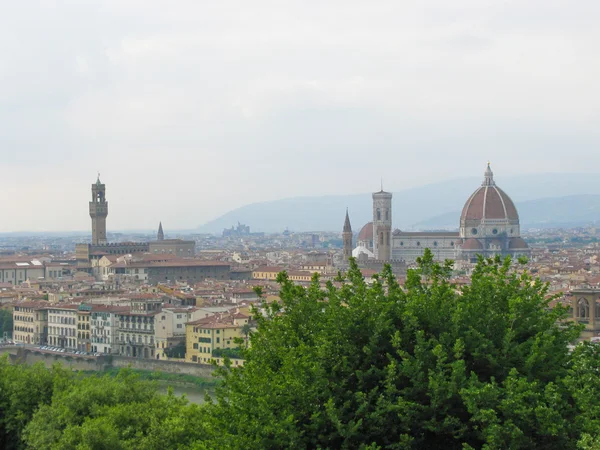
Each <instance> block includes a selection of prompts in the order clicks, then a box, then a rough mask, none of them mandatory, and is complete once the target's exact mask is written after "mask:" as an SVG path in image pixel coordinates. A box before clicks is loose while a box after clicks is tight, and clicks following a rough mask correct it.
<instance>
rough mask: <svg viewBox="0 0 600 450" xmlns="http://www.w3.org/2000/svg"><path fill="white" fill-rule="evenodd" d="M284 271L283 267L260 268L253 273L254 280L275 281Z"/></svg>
mask: <svg viewBox="0 0 600 450" xmlns="http://www.w3.org/2000/svg"><path fill="white" fill-rule="evenodd" d="M283 270H285V269H284V268H283V267H264V266H263V267H259V268H257V269H256V270H253V271H252V278H253V279H254V280H266V281H275V280H276V279H277V274H278V273H279V272H281V271H283Z"/></svg>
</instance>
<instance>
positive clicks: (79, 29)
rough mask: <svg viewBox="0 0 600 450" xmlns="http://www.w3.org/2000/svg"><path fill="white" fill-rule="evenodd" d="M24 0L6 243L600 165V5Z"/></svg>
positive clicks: (10, 50) (3, 135)
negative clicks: (292, 201) (13, 237)
mask: <svg viewBox="0 0 600 450" xmlns="http://www.w3.org/2000/svg"><path fill="white" fill-rule="evenodd" d="M54 5H55V6H53V5H52V4H50V3H48V2H45V1H42V0H33V1H31V2H26V3H22V2H21V3H19V2H13V3H8V4H7V5H5V6H4V7H3V14H2V15H1V16H0V35H1V36H2V39H1V40H0V56H2V58H0V119H1V123H2V127H1V128H0V149H1V150H0V157H1V158H2V164H3V166H2V167H3V175H4V176H3V177H2V178H1V179H0V188H1V189H2V191H3V192H4V193H5V195H4V197H3V205H4V208H3V212H4V214H3V216H2V219H3V220H2V221H1V222H0V232H9V231H20V230H31V231H36V230H45V231H58V230H82V231H83V230H87V229H89V226H90V225H89V222H90V219H89V215H88V201H89V199H90V196H91V194H90V186H91V184H92V183H93V182H94V181H95V180H96V176H97V172H98V171H99V172H100V174H101V179H102V182H104V183H105V184H106V187H107V193H106V195H107V200H108V202H109V216H108V220H107V224H108V229H109V231H110V230H116V229H121V230H127V229H147V230H153V229H155V228H156V226H157V224H158V222H159V221H161V220H162V221H163V224H165V226H166V229H165V231H166V232H167V233H168V231H167V230H177V229H180V230H191V229H194V228H196V227H197V226H198V225H201V224H203V223H206V222H208V221H209V220H211V219H213V218H215V217H218V216H220V215H221V214H223V213H225V212H227V211H230V210H232V209H235V208H237V207H240V206H243V205H246V204H249V203H257V202H262V201H272V200H277V199H282V198H291V197H297V196H303V197H306V196H315V195H344V194H347V193H362V192H371V191H372V190H374V188H376V187H378V186H379V180H380V179H381V178H383V180H384V185H385V188H386V189H387V190H390V191H400V190H404V189H407V188H411V187H416V186H422V185H427V184H431V183H435V182H437V181H443V180H451V179H457V178H471V177H474V178H479V177H480V176H481V173H482V172H483V169H484V166H485V162H486V161H488V160H490V161H491V162H492V167H493V169H494V172H495V173H496V175H497V177H498V178H501V177H510V176H515V175H519V174H524V173H548V172H560V173H564V172H574V173H593V171H594V170H595V167H598V166H599V165H600V152H598V151H597V149H598V147H599V144H600V130H598V128H597V126H596V124H597V123H598V122H599V121H600V109H599V108H598V104H599V102H600V87H599V86H598V84H597V81H596V78H597V77H596V76H595V74H597V73H599V71H600V70H599V69H600V60H599V59H598V58H597V57H596V47H597V42H600V30H598V27H597V25H596V24H597V18H598V17H600V3H598V2H592V1H591V0H583V1H581V2H578V3H577V4H576V5H574V4H573V3H572V2H568V1H562V0H556V1H552V2H547V1H541V0H531V1H529V2H516V1H509V2H506V1H490V2H479V1H476V0H457V1H455V2H446V1H441V0H432V1H430V2H427V3H426V4H423V3H422V2H416V1H408V2H394V1H391V0H382V1H380V2H377V3H376V4H374V3H373V2H366V1H344V2H342V1H338V0H330V1H325V2H319V3H313V2H305V1H298V0H293V1H290V2H273V1H267V0H257V1H255V2H252V3H247V2H242V1H228V0H224V1H222V2H218V3H206V4H200V3H198V2H194V1H190V0H182V1H179V2H173V3H164V2H158V1H156V0H149V1H145V2H141V1H139V0H119V1H117V0H107V1H103V2H86V1H75V0H67V1H64V2H60V6H56V4H54Z"/></svg>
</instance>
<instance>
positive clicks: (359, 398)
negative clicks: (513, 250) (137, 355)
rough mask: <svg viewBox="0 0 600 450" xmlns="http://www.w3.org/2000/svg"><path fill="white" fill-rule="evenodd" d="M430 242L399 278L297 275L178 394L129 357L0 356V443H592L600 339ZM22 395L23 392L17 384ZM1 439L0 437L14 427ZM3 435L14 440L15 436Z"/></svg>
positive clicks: (544, 298) (521, 281) (530, 287)
mask: <svg viewBox="0 0 600 450" xmlns="http://www.w3.org/2000/svg"><path fill="white" fill-rule="evenodd" d="M451 273H452V265H451V263H450V262H447V263H444V264H438V263H436V262H434V261H433V257H432V254H431V252H429V251H427V252H426V253H425V255H424V257H423V258H421V259H420V260H419V267H418V269H416V270H411V271H409V272H408V274H407V279H406V283H405V285H404V286H400V285H399V284H398V283H397V281H396V279H395V277H394V276H393V274H392V272H391V269H390V267H386V268H385V269H384V270H383V272H382V273H381V274H379V275H378V276H376V277H375V278H374V280H373V283H371V284H369V283H367V282H366V281H365V280H364V279H363V276H362V274H361V272H360V270H359V268H358V267H357V265H356V262H355V261H353V260H352V261H351V266H350V269H349V271H348V272H347V274H345V276H344V279H343V282H342V283H337V284H336V285H334V283H328V284H327V286H326V288H322V287H321V284H320V282H319V278H318V277H317V276H315V277H314V279H313V282H312V283H311V285H310V286H309V287H303V286H298V285H296V284H294V283H293V282H292V281H291V280H290V279H289V278H288V276H287V274H286V273H285V272H283V273H281V274H280V275H279V277H278V281H279V282H280V284H281V293H280V298H281V300H280V301H278V302H272V303H269V304H267V303H264V304H263V305H262V306H261V308H259V309H257V310H256V311H255V312H254V316H255V318H256V321H257V327H256V330H255V331H253V332H252V333H250V335H249V340H250V345H248V346H246V345H245V344H241V345H240V350H239V351H240V352H241V354H242V355H243V357H244V359H245V364H244V366H243V367H232V366H231V365H228V366H226V367H223V368H220V369H219V370H218V374H219V376H220V377H221V380H222V381H221V383H220V385H219V387H218V388H217V393H216V396H215V398H214V399H210V398H208V399H207V400H208V402H207V403H205V404H204V405H201V406H198V405H189V404H187V402H186V401H185V400H184V399H180V398H177V397H175V396H173V395H169V396H162V395H160V394H158V393H157V392H156V389H155V388H153V387H152V385H149V384H147V383H144V382H141V381H140V380H138V379H136V378H135V376H134V375H132V374H131V373H129V372H125V373H123V374H121V375H120V376H119V377H117V378H109V377H94V378H82V377H78V376H77V375H74V374H70V373H67V372H65V371H63V370H62V369H60V368H58V367H57V368H55V369H53V370H50V371H48V370H45V369H42V368H41V367H37V366H36V367H29V368H26V367H21V366H9V365H8V364H7V363H6V362H3V363H1V364H0V413H1V414H0V417H2V419H1V420H0V436H1V437H2V439H4V441H2V442H0V444H3V445H4V447H3V448H27V447H29V448H36V449H44V448H53V449H54V448H60V449H63V448H64V449H71V448H72V449H76V448H77V449H78V448H82V449H103V448H111V449H119V448H140V449H169V448H173V449H174V448H178V449H214V448H219V449H271V448H272V449H278V448H286V449H288V448H291V449H295V448H296V449H304V448H321V449H326V448H330V449H338V448H347V449H439V448H443V449H480V448H482V449H490V450H491V449H561V450H562V449H582V450H592V449H600V438H599V437H598V436H600V401H599V400H598V399H599V398H600V381H599V380H600V378H599V377H598V373H600V350H599V349H600V346H598V345H593V344H582V345H579V346H577V347H576V349H575V350H574V351H573V352H569V350H568V345H569V344H570V343H572V342H574V341H575V340H576V339H577V337H578V336H579V333H580V331H581V328H580V327H579V326H578V325H575V324H574V323H572V322H569V321H566V320H564V319H565V314H566V310H565V308H563V307H561V306H556V307H554V308H551V307H550V305H549V303H550V300H551V297H550V296H549V295H548V288H547V286H546V285H544V284H543V283H541V282H540V281H539V280H537V279H534V278H532V277H531V276H530V275H529V274H528V273H527V272H526V271H525V270H523V269H522V268H519V265H518V264H516V263H513V262H512V261H510V260H509V259H506V260H500V259H499V258H496V259H489V260H480V262H479V263H478V264H477V266H476V268H475V269H474V271H473V274H472V276H471V283H470V284H469V285H467V286H460V287H459V286H455V285H453V284H452V283H451V282H450V274H451ZM21 398H23V399H24V400H23V401H22V402H21V401H20V399H21ZM9 441H10V442H9ZM11 445H12V446H11Z"/></svg>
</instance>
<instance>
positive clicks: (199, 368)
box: [0, 347, 214, 378]
mask: <svg viewBox="0 0 600 450" xmlns="http://www.w3.org/2000/svg"><path fill="white" fill-rule="evenodd" d="M5 353H7V354H8V355H9V358H10V360H11V362H13V363H19V364H35V363H37V362H42V363H44V365H45V366H46V367H48V368H50V367H52V365H53V364H55V363H61V364H62V365H63V366H65V367H68V368H70V369H72V370H94V371H97V372H103V371H105V370H107V369H110V368H113V367H116V368H124V367H131V368H132V369H138V370H148V371H152V372H167V373H182V374H186V375H193V376H196V377H203V378H211V377H212V373H213V372H214V367H213V366H211V365H206V364H192V363H185V362H175V361H161V360H153V359H139V358H130V357H127V356H117V355H111V356H82V355H70V354H68V353H55V352H45V351H42V350H38V349H32V348H27V347H0V355H2V354H5Z"/></svg>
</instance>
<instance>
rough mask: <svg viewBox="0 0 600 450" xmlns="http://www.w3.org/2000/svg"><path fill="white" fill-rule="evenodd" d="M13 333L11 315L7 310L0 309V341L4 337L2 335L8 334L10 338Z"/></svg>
mask: <svg viewBox="0 0 600 450" xmlns="http://www.w3.org/2000/svg"><path fill="white" fill-rule="evenodd" d="M12 332H13V315H12V311H11V310H9V309H0V339H2V338H3V337H4V333H8V336H9V337H12Z"/></svg>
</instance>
